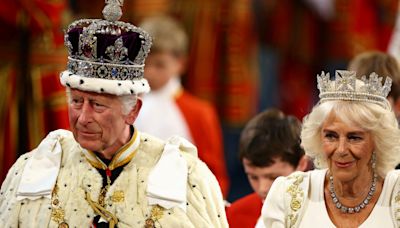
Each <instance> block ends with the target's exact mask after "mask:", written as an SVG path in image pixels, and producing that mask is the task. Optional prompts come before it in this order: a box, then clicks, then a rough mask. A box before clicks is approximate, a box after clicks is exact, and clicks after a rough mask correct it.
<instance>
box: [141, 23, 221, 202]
mask: <svg viewBox="0 0 400 228" xmlns="http://www.w3.org/2000/svg"><path fill="white" fill-rule="evenodd" d="M139 26H140V27H141V28H143V29H144V30H146V31H147V32H148V33H149V34H150V35H151V36H152V37H153V46H152V49H151V52H150V54H149V56H148V58H147V59H146V66H145V78H146V79H147V80H148V82H149V84H150V88H151V89H152V91H151V92H150V93H149V94H145V95H143V97H142V99H143V103H144V105H143V107H142V113H141V114H140V115H139V117H138V119H137V122H136V123H135V125H136V127H137V128H138V129H139V130H141V131H143V132H147V133H149V134H153V135H155V136H157V137H160V138H161V139H164V140H166V139H168V138H169V137H171V136H172V135H180V136H183V137H184V138H186V139H188V140H189V141H191V142H192V143H194V144H195V145H196V146H197V149H198V154H199V157H200V159H201V160H203V161H204V162H205V163H206V164H207V165H208V167H209V168H210V169H211V171H212V172H213V173H214V175H215V176H216V177H217V179H218V181H219V183H220V186H221V189H222V191H223V193H224V195H225V196H227V194H228V182H229V179H228V176H227V171H226V165H225V156H224V151H223V145H222V143H223V141H222V132H221V125H220V123H219V120H218V115H217V113H216V111H215V109H214V108H213V107H212V105H211V104H209V103H208V102H206V101H203V100H201V99H199V98H196V97H195V96H193V95H191V94H190V93H189V92H188V91H187V90H185V89H184V88H183V87H182V85H181V80H180V76H181V75H182V74H183V72H184V70H185V67H186V61H187V48H188V39H187V35H186V33H185V31H184V30H183V28H182V27H181V25H179V23H178V22H177V21H175V20H174V19H172V18H171V17H167V16H158V17H151V18H147V19H145V20H144V21H143V22H142V23H141V24H140V25H139Z"/></svg>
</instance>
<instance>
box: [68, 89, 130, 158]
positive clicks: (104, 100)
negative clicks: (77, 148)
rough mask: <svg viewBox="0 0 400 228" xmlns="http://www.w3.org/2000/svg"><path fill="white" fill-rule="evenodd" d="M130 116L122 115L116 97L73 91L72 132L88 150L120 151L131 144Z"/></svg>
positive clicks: (71, 100) (70, 117)
mask: <svg viewBox="0 0 400 228" xmlns="http://www.w3.org/2000/svg"><path fill="white" fill-rule="evenodd" d="M128 116H129V114H128V115H124V114H123V110H122V104H121V101H120V100H119V99H118V97H117V96H114V95H106V94H98V93H93V92H84V91H80V90H76V89H71V93H70V100H69V121H70V125H71V130H72V132H73V134H74V137H75V140H76V141H77V142H78V143H79V144H80V145H81V146H82V147H83V148H85V149H87V150H91V151H96V152H100V153H103V151H117V150H118V149H119V148H120V147H121V146H123V145H124V144H125V143H126V142H127V141H128V140H129V138H127V137H129V124H127V122H128V120H127V119H128V118H129V117H128ZM127 129H128V130H127ZM127 132H128V134H127Z"/></svg>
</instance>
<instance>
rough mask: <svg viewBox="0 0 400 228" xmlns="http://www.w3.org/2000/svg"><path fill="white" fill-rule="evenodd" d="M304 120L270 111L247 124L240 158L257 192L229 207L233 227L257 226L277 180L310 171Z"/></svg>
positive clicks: (243, 134)
mask: <svg viewBox="0 0 400 228" xmlns="http://www.w3.org/2000/svg"><path fill="white" fill-rule="evenodd" d="M300 130H301V123H300V121H299V120H298V119H297V118H296V117H294V116H292V115H285V114H284V113H283V112H282V111H280V110H278V109H267V110H266V111H264V112H261V113H260V114H258V115H256V116H255V117H254V118H253V119H251V120H250V121H249V123H247V124H246V126H245V128H244V130H243V132H242V134H241V137H240V144H239V145H240V147H239V158H240V161H241V162H242V163H243V166H244V170H245V173H246V175H247V178H248V180H249V182H250V185H251V187H252V188H253V190H254V192H253V193H251V194H249V195H247V196H245V197H243V198H240V199H239V200H237V201H235V202H234V203H232V204H231V205H230V207H228V208H227V217H228V222H229V225H230V227H232V228H235V227H237V228H243V227H254V226H255V225H256V224H258V222H260V223H261V222H262V221H261V220H260V221H258V220H259V217H260V216H261V208H262V204H263V202H264V199H265V197H266V196H267V194H268V191H269V188H270V187H271V185H272V183H273V182H274V180H275V179H276V178H277V177H279V176H287V175H289V174H291V173H292V172H294V171H296V170H298V171H306V170H307V168H308V159H307V158H306V157H305V155H304V151H303V149H302V148H301V147H300Z"/></svg>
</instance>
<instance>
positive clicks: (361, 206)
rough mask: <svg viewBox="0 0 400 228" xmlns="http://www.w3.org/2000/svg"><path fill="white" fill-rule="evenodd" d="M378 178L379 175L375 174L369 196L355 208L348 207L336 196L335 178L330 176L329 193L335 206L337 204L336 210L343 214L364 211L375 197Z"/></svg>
mask: <svg viewBox="0 0 400 228" xmlns="http://www.w3.org/2000/svg"><path fill="white" fill-rule="evenodd" d="M377 178H378V175H376V173H374V174H373V178H372V183H371V187H370V188H369V192H368V194H367V196H366V197H365V199H364V200H363V201H362V202H361V203H360V204H358V205H357V206H355V207H346V206H344V205H343V204H342V203H341V202H340V201H339V198H338V197H337V196H336V193H335V187H334V186H333V176H330V177H329V191H330V192H331V194H330V196H331V198H332V202H333V204H335V206H336V208H337V209H339V210H340V211H341V212H342V213H349V214H353V213H358V212H360V211H361V209H364V208H365V207H366V206H367V204H368V203H369V201H370V200H371V199H372V196H373V195H374V193H375V190H376V180H377Z"/></svg>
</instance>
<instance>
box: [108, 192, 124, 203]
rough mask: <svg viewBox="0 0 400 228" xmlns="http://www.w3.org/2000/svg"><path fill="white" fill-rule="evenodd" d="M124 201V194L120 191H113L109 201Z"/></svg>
mask: <svg viewBox="0 0 400 228" xmlns="http://www.w3.org/2000/svg"><path fill="white" fill-rule="evenodd" d="M124 199H125V194H124V192H123V191H121V190H118V191H115V192H114V193H113V195H112V196H111V200H112V201H113V202H114V203H120V202H123V201H124Z"/></svg>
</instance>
